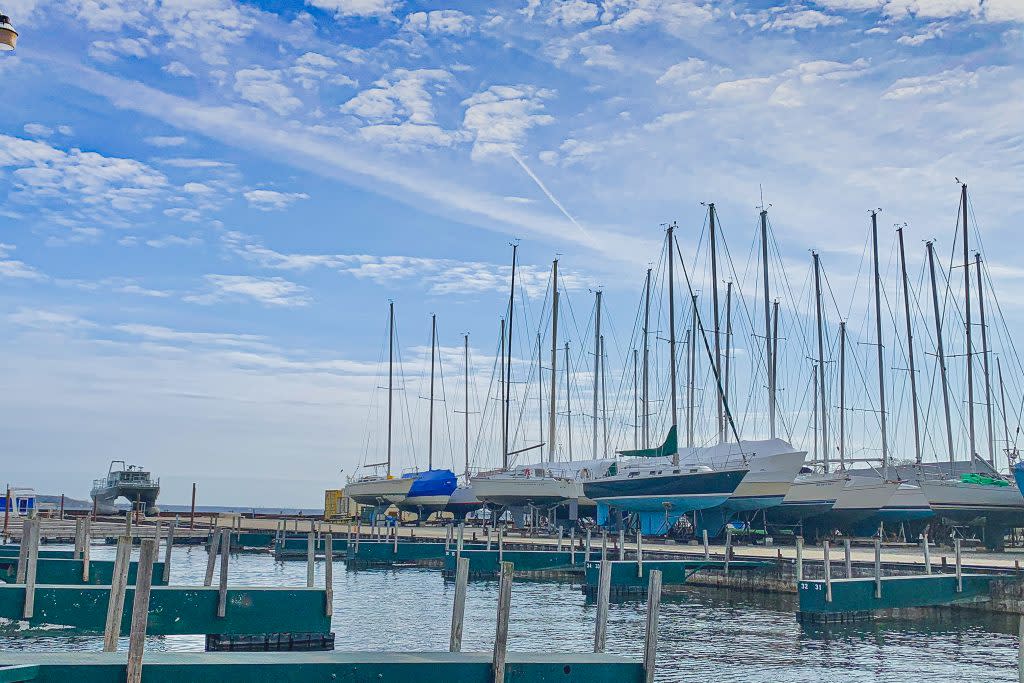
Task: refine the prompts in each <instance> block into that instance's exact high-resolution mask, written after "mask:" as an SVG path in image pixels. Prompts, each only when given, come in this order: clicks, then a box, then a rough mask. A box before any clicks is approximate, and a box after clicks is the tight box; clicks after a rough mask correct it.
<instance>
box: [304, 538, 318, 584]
mask: <svg viewBox="0 0 1024 683" xmlns="http://www.w3.org/2000/svg"><path fill="white" fill-rule="evenodd" d="M315 561H316V533H315V532H312V531H310V532H308V533H307V534H306V588H312V587H313V567H314V563H315Z"/></svg>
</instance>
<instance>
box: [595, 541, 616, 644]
mask: <svg viewBox="0 0 1024 683" xmlns="http://www.w3.org/2000/svg"><path fill="white" fill-rule="evenodd" d="M611 592H612V565H611V562H609V561H608V560H601V565H600V569H599V571H598V573H597V623H596V624H595V625H594V652H597V653H601V652H604V646H605V641H607V639H608V603H609V601H610V600H611Z"/></svg>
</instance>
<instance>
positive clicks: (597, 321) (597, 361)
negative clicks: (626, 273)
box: [594, 289, 601, 460]
mask: <svg viewBox="0 0 1024 683" xmlns="http://www.w3.org/2000/svg"><path fill="white" fill-rule="evenodd" d="M600 371H601V290H600V289H599V290H597V291H596V292H594V460H597V452H598V451H597V423H598V417H597V410H598V384H599V382H600V379H601V378H600V374H599V373H600Z"/></svg>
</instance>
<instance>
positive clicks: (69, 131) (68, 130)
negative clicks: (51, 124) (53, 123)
mask: <svg viewBox="0 0 1024 683" xmlns="http://www.w3.org/2000/svg"><path fill="white" fill-rule="evenodd" d="M57 132H58V133H60V134H61V135H74V134H75V130H74V128H72V127H71V126H57Z"/></svg>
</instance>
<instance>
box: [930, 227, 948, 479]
mask: <svg viewBox="0 0 1024 683" xmlns="http://www.w3.org/2000/svg"><path fill="white" fill-rule="evenodd" d="M925 247H926V248H927V249H928V271H929V273H930V275H931V281H932V310H933V311H934V313H935V339H936V340H937V344H936V346H935V352H936V355H937V356H938V359H939V377H940V378H941V380H942V407H943V409H944V410H945V414H946V447H947V449H948V451H949V462H950V463H951V464H952V462H953V457H954V456H953V422H952V420H951V419H950V417H949V378H948V377H947V376H946V352H945V347H944V345H943V343H942V315H941V313H940V312H939V290H938V287H937V286H936V284H935V244H934V243H933V242H925Z"/></svg>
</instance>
